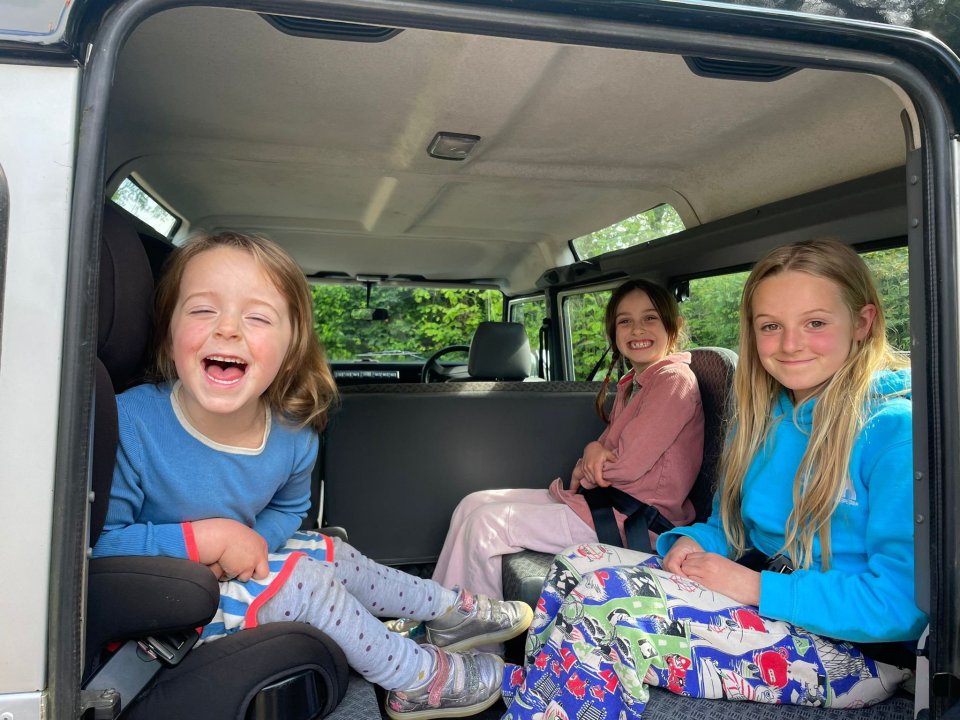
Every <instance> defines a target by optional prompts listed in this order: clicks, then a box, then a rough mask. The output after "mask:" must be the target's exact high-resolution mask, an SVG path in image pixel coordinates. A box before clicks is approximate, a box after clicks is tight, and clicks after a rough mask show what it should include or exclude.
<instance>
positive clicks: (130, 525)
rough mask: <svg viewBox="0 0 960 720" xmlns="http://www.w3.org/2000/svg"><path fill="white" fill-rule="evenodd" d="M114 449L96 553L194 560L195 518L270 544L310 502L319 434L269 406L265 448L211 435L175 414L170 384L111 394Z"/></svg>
mask: <svg viewBox="0 0 960 720" xmlns="http://www.w3.org/2000/svg"><path fill="white" fill-rule="evenodd" d="M117 410H118V422H119V447H118V448H117V464H116V467H115V469H114V474H113V486H112V487H111V490H110V502H109V505H108V507H107V518H106V524H105V525H104V529H103V532H102V533H101V535H100V539H99V540H98V542H97V544H96V546H95V547H94V548H93V556H94V557H104V556H112V555H165V556H169V557H181V558H187V557H191V558H193V559H196V558H195V557H193V556H194V553H195V549H194V548H193V547H192V532H191V531H190V529H189V526H188V525H187V524H188V523H189V522H191V521H193V520H203V519H207V518H228V519H231V520H236V521H238V522H241V523H243V524H244V525H246V526H247V527H250V528H253V529H254V530H256V531H257V532H258V533H259V534H260V535H261V536H263V538H264V539H265V540H266V541H267V546H268V547H269V548H270V551H271V552H272V551H275V550H276V549H277V548H279V547H280V546H281V545H283V543H284V542H285V541H286V540H287V539H289V538H290V536H291V535H292V534H293V533H294V532H295V531H296V530H297V529H298V528H299V527H300V522H301V520H302V518H303V517H304V516H305V515H306V512H307V510H308V509H309V507H310V473H311V472H312V470H313V465H314V462H315V461H316V458H317V448H318V444H319V441H318V438H317V433H316V432H315V431H313V430H312V429H309V428H304V429H299V430H298V429H294V428H291V427H290V426H288V425H285V424H284V423H283V422H282V421H281V420H280V419H279V418H277V417H275V416H273V415H271V414H270V413H269V412H268V413H267V425H266V431H265V432H264V441H263V444H262V445H261V447H259V448H254V449H249V448H237V447H230V446H226V445H221V444H219V443H216V442H214V441H213V440H210V439H209V438H207V437H205V436H204V435H203V434H201V433H200V432H199V431H198V430H196V429H195V428H194V427H193V426H192V425H191V424H190V422H189V421H188V420H187V418H186V416H185V415H184V414H183V413H182V412H181V411H180V409H179V405H178V404H177V403H176V399H175V395H174V394H173V393H172V387H171V386H170V385H169V384H162V385H140V386H138V387H135V388H132V389H130V390H127V391H126V392H124V393H123V394H121V395H119V396H117Z"/></svg>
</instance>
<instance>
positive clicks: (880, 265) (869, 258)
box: [863, 247, 910, 352]
mask: <svg viewBox="0 0 960 720" xmlns="http://www.w3.org/2000/svg"><path fill="white" fill-rule="evenodd" d="M863 259H864V261H865V262H866V263H867V267H869V268H870V272H872V273H873V277H874V280H876V282H877V292H879V293H880V302H882V303H883V315H884V318H885V319H886V321H887V340H889V341H890V344H891V345H893V346H894V347H895V348H897V349H898V350H903V351H905V352H909V350H910V274H909V272H908V267H907V248H905V247H902V248H892V249H890V250H876V251H874V252H868V253H864V254H863Z"/></svg>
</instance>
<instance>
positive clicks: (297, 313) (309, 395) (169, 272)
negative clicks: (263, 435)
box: [154, 232, 337, 430]
mask: <svg viewBox="0 0 960 720" xmlns="http://www.w3.org/2000/svg"><path fill="white" fill-rule="evenodd" d="M218 248H231V249H234V250H242V251H243V252H247V253H250V255H252V256H253V258H254V260H256V262H257V264H258V265H259V266H260V267H261V268H263V271H264V272H265V273H266V274H267V277H269V278H270V280H271V282H273V284H274V286H275V287H276V288H277V290H278V291H279V292H280V294H281V295H282V296H283V298H284V299H285V300H286V301H287V305H288V307H289V309H290V326H291V330H292V335H291V338H290V347H289V348H288V349H287V354H286V356H285V357H284V359H283V363H282V364H281V366H280V370H279V371H278V372H277V376H276V377H275V378H274V380H273V382H272V383H271V384H270V387H268V388H267V390H266V392H265V393H264V397H265V398H266V401H267V403H268V404H269V406H270V408H271V409H272V410H273V411H275V412H277V413H279V414H280V415H281V416H282V417H283V418H284V419H285V420H286V421H287V422H289V423H291V424H292V425H294V426H296V427H306V426H308V425H309V426H312V427H314V428H316V429H317V430H322V429H323V427H324V426H325V425H326V422H327V413H328V411H329V409H330V407H331V405H332V404H333V403H334V402H335V401H336V398H337V388H336V383H335V382H334V380H333V374H332V373H331V372H330V367H329V365H328V364H327V359H326V354H325V353H324V351H323V346H322V345H321V344H320V341H319V340H318V339H317V336H316V334H315V333H314V330H313V298H312V295H311V293H310V288H309V286H308V285H307V280H306V278H305V277H304V275H303V271H302V270H301V269H300V267H299V266H298V265H297V263H296V262H295V261H294V260H293V258H291V257H290V255H288V254H287V252H286V251H285V250H283V248H281V247H280V246H279V245H277V244H276V243H275V242H273V241H272V240H268V239H267V238H264V237H260V236H258V235H246V234H243V233H237V232H221V233H216V234H212V235H201V236H198V237H196V238H194V239H192V240H190V241H189V242H187V243H186V244H185V245H183V246H182V247H180V248H178V249H177V250H175V251H174V252H173V254H172V255H171V256H170V258H169V259H168V261H167V263H166V265H164V268H163V275H162V276H161V278H160V282H159V283H158V284H157V292H156V297H155V304H154V310H155V320H156V322H155V338H154V348H155V361H154V362H155V371H156V373H157V375H159V376H160V377H162V378H163V379H165V380H168V381H171V382H172V381H173V380H176V378H177V369H176V366H175V365H174V362H173V355H172V352H171V342H170V322H171V318H172V317H173V312H174V308H175V307H176V304H177V300H178V298H179V295H180V283H181V281H182V279H183V273H184V271H185V270H186V267H187V265H188V264H189V263H190V261H191V260H193V259H194V258H195V257H197V256H198V255H200V254H202V253H205V252H207V251H209V250H216V249H218Z"/></svg>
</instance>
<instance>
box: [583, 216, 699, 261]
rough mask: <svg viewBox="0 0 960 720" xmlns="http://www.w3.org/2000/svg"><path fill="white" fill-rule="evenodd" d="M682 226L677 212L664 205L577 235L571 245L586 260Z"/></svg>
mask: <svg viewBox="0 0 960 720" xmlns="http://www.w3.org/2000/svg"><path fill="white" fill-rule="evenodd" d="M683 229H684V226H683V220H681V219H680V216H679V215H678V214H677V211H676V210H674V209H673V207H672V206H671V205H666V204H664V205H657V206H656V207H653V208H650V209H649V210H647V211H645V212H642V213H639V214H638V215H633V216H631V217H628V218H624V219H623V220H621V221H620V222H617V223H614V224H613V225H611V226H609V227H605V228H603V229H602V230H596V231H594V232H592V233H590V234H589V235H583V236H582V237H578V238H575V239H574V240H571V241H570V245H571V246H572V247H573V252H574V254H575V255H576V256H577V259H578V260H583V259H584V258H591V257H595V256H597V255H602V254H603V253H607V252H612V251H613V250H623V249H624V248H629V247H633V246H634V245H640V244H642V243H645V242H649V241H650V240H656V239H657V238H662V237H666V236H667V235H673V234H674V233H678V232H680V231H681V230H683Z"/></svg>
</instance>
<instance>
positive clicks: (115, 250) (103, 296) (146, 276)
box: [97, 205, 153, 391]
mask: <svg viewBox="0 0 960 720" xmlns="http://www.w3.org/2000/svg"><path fill="white" fill-rule="evenodd" d="M99 294H100V297H99V317H98V325H97V356H98V357H99V358H100V360H101V362H103V364H104V366H105V367H106V369H107V372H108V373H109V374H110V378H111V380H112V381H113V385H114V388H115V389H116V390H117V391H120V390H121V389H123V388H125V387H126V385H127V384H128V383H129V381H130V380H131V379H132V378H133V377H135V376H136V375H137V374H138V373H139V372H140V370H141V369H142V366H143V361H144V357H145V354H146V350H147V344H148V343H149V341H150V330H151V317H152V313H153V273H152V272H151V270H150V262H149V261H148V260H147V255H146V252H145V251H144V249H143V243H142V242H141V241H140V236H139V235H138V234H137V231H136V230H135V229H134V226H133V224H132V222H131V221H130V219H129V218H128V217H126V216H125V215H124V214H123V213H122V212H121V211H120V210H118V209H116V208H114V207H113V206H112V205H107V206H106V207H105V208H104V211H103V229H102V232H101V245H100V293H99Z"/></svg>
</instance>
